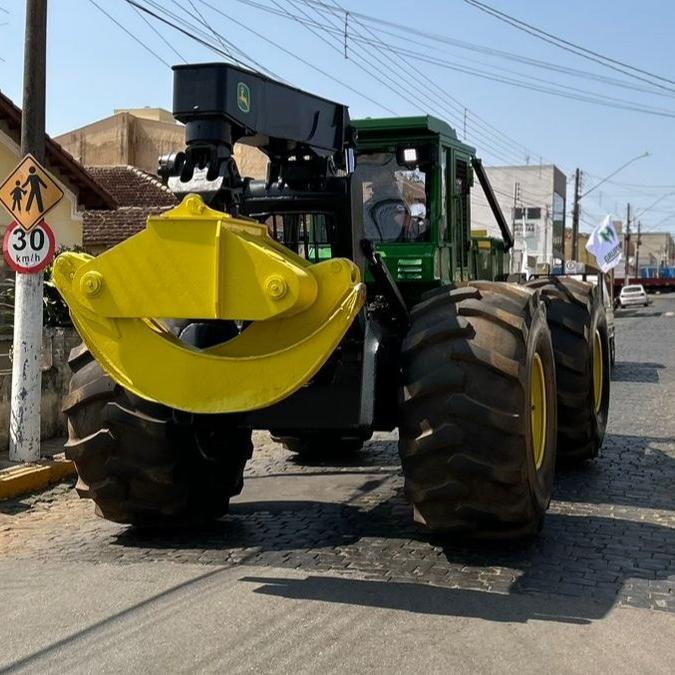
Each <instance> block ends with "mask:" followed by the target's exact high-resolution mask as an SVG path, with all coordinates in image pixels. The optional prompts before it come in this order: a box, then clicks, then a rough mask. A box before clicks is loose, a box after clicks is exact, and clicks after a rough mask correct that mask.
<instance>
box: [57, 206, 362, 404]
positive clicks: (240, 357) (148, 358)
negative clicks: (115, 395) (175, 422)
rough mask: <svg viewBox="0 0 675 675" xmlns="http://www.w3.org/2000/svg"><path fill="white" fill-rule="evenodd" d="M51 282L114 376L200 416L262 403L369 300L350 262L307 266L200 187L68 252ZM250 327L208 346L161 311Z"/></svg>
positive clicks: (287, 386)
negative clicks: (141, 220) (129, 231)
mask: <svg viewBox="0 0 675 675" xmlns="http://www.w3.org/2000/svg"><path fill="white" fill-rule="evenodd" d="M53 279H54V283H55V284H56V286H57V288H58V289H59V292H60V293H61V295H62V296H63V297H64V299H65V301H66V303H67V304H68V307H69V309H70V313H71V316H72V319H73V323H74V324H75V326H76V327H77V329H78V331H79V333H80V336H81V337H82V339H83V340H84V342H85V343H86V345H87V347H88V348H89V349H90V350H91V352H92V354H93V355H94V357H95V358H96V359H97V361H98V362H99V363H100V364H101V366H102V368H103V369H104V370H105V371H106V373H108V375H110V377H112V378H113V380H115V381H116V382H117V383H119V384H120V385H122V386H123V387H125V388H126V389H128V390H130V391H131V392H133V393H134V394H137V395H139V396H141V397H143V398H146V399H149V400H152V401H157V402H159V403H163V404H165V405H168V406H171V407H173V408H177V409H179V410H185V411H189V412H195V413H229V412H241V411H246V410H253V409H256V408H262V407H265V406H268V405H271V404H273V403H276V402H277V401H280V400H281V399H283V398H285V397H286V396H288V395H290V394H292V393H293V392H294V391H296V390H297V389H298V388H299V387H301V386H302V385H303V384H305V383H306V382H307V381H308V380H309V379H310V378H311V377H312V376H313V375H314V374H315V373H316V372H317V370H318V369H319V368H320V367H321V366H322V365H323V364H324V363H325V362H326V360H327V359H328V357H329V356H330V354H331V353H332V352H333V350H334V349H335V348H336V347H337V345H338V343H339V342H340V340H341V339H342V337H343V336H344V334H345V333H346V331H347V329H348V328H349V326H350V325H351V323H352V321H353V320H354V317H355V316H356V314H357V313H358V311H359V310H360V309H361V306H362V305H363V302H364V299H365V286H364V285H363V284H362V283H361V282H360V275H359V270H358V268H357V267H356V266H355V265H354V263H353V262H351V261H350V260H346V259H343V258H334V259H331V260H327V261H324V262H320V263H317V264H314V265H312V264H310V263H308V262H307V261H306V260H305V259H304V258H302V257H300V256H298V255H296V254H295V253H293V252H292V251H290V250H289V249H287V248H285V247H284V246H282V245H281V244H279V243H277V242H276V241H274V240H273V239H272V238H271V237H270V236H269V234H268V232H267V228H266V227H265V226H264V225H260V224H259V223H257V222H255V221H252V220H247V219H238V218H233V217H232V216H229V215H228V214H226V213H222V212H220V211H215V210H213V209H210V208H208V207H207V206H206V205H205V204H204V202H203V200H202V199H201V197H199V196H198V195H188V196H187V197H186V198H185V199H184V200H183V202H182V203H181V204H180V205H178V206H177V207H175V208H174V209H171V210H170V211H167V212H165V213H162V214H161V215H157V216H150V217H149V218H148V223H147V227H146V229H145V230H143V231H142V232H140V233H138V234H136V235H134V236H133V237H130V238H129V239H127V240H126V241H124V242H122V243H121V244H119V245H117V246H115V247H114V248H112V249H110V250H109V251H106V252H105V253H102V254H101V255H99V256H97V257H95V258H94V257H92V256H89V255H86V254H82V253H71V252H69V253H63V254H61V255H60V256H59V257H58V258H57V259H56V262H55V264H54V274H53ZM166 318H171V319H181V318H184V319H188V318H189V319H232V320H241V321H251V322H252V323H251V324H250V325H249V326H248V327H247V328H246V329H245V330H243V331H242V332H241V334H239V335H238V336H237V337H235V338H233V339H232V340H229V341H228V342H225V343H223V344H221V345H217V346H215V347H212V348H210V349H203V350H200V349H196V348H194V347H191V346H188V345H186V344H185V343H183V342H181V341H180V340H179V339H178V338H177V337H175V336H174V335H173V334H172V333H171V332H170V331H169V330H168V329H167V328H166V327H165V326H164V325H163V322H162V319H166Z"/></svg>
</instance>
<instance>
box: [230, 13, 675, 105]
mask: <svg viewBox="0 0 675 675" xmlns="http://www.w3.org/2000/svg"><path fill="white" fill-rule="evenodd" d="M238 1H239V2H246V3H247V4H258V3H255V2H254V0H238ZM302 1H303V2H304V3H305V4H308V5H314V6H317V7H321V8H323V9H324V10H326V11H328V12H333V13H335V10H334V8H333V7H331V6H330V5H328V4H327V3H326V2H323V1H322V0H302ZM495 11H497V10H495ZM349 15H350V18H353V17H359V18H361V19H363V20H365V21H369V22H374V23H377V24H378V25H380V26H387V27H389V28H393V29H395V30H398V31H400V32H402V33H403V38H404V39H407V40H408V41H409V37H410V35H411V34H413V35H416V36H419V37H422V38H424V39H427V40H433V41H435V42H439V43H444V44H448V45H451V46H454V47H459V48H461V49H467V50H471V51H476V52H480V53H483V54H488V55H491V56H496V57H499V58H506V59H510V60H515V61H520V62H522V63H526V64H527V65H532V66H535V67H545V68H547V69H554V70H560V69H563V70H565V69H567V70H569V74H571V75H575V76H576V75H578V76H582V77H588V78H590V79H599V80H601V81H607V83H613V84H617V85H620V86H631V85H630V83H629V82H625V81H623V80H616V79H612V78H607V77H606V76H603V75H598V74H597V73H591V72H589V71H583V70H579V69H576V68H569V67H567V66H562V65H560V64H554V63H551V62H548V61H541V60H538V59H531V58H529V57H526V56H523V55H520V54H514V53H512V52H507V51H503V50H499V49H495V48H494V47H488V46H485V45H477V44H474V43H471V42H465V41H463V40H457V39H454V38H451V37H449V36H447V35H440V34H438V33H431V32H428V31H423V30H420V29H419V28H415V27H414V26H411V25H403V24H399V23H395V22H393V21H387V20H385V19H381V18H378V17H373V16H370V15H368V14H363V13H360V12H354V11H352V10H349ZM378 30H379V31H380V32H381V33H384V34H388V35H395V36H397V37H401V36H400V35H398V34H397V33H391V32H389V31H387V30H385V29H383V28H379V29H378ZM603 65H605V64H603ZM620 72H623V71H620ZM624 74H625V73H624ZM628 75H629V76H630V77H634V75H633V74H632V73H628ZM648 84H650V85H651V86H652V87H658V86H659V85H658V84H657V83H653V82H651V81H649V82H648ZM633 86H635V85H633ZM645 91H650V90H649V89H645ZM652 91H653V90H652ZM666 91H668V92H669V95H672V94H673V93H675V92H674V90H672V89H668V88H666ZM653 93H655V94H656V93H657V92H653ZM660 95H662V94H660Z"/></svg>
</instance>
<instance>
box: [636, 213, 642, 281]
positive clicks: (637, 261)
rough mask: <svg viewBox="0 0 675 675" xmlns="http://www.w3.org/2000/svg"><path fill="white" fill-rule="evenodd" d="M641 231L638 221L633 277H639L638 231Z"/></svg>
mask: <svg viewBox="0 0 675 675" xmlns="http://www.w3.org/2000/svg"><path fill="white" fill-rule="evenodd" d="M641 229H642V221H641V220H638V230H637V241H636V242H635V276H636V277H639V276H640V244H641V243H642V241H641V240H640V230H641Z"/></svg>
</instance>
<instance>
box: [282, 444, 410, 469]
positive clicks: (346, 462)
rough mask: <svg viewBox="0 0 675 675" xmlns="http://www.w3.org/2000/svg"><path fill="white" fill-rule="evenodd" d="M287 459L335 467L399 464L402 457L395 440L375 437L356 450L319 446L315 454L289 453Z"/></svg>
mask: <svg viewBox="0 0 675 675" xmlns="http://www.w3.org/2000/svg"><path fill="white" fill-rule="evenodd" d="M287 460H288V462H289V463H290V464H292V465H293V466H298V467H302V466H306V467H317V468H321V467H326V468H330V467H335V468H352V467H353V468H357V467H358V468H359V469H362V468H368V467H379V466H387V465H391V464H395V465H399V464H400V459H399V456H398V451H397V450H396V441H395V440H382V439H377V438H373V439H371V440H369V441H366V442H365V443H364V445H363V448H361V449H360V450H356V451H351V452H344V451H339V450H333V451H327V450H326V451H324V450H322V449H321V448H320V447H317V449H316V453H315V454H311V453H310V454H308V455H305V454H303V455H298V454H295V453H288V456H287Z"/></svg>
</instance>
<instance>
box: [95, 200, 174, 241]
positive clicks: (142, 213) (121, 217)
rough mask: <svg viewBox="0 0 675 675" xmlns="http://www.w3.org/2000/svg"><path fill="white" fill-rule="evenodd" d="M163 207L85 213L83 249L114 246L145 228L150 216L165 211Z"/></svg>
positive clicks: (132, 207) (125, 207)
mask: <svg viewBox="0 0 675 675" xmlns="http://www.w3.org/2000/svg"><path fill="white" fill-rule="evenodd" d="M173 205H174V204H173V203H172V204H170V205H163V206H156V205H155V206H122V207H120V208H118V209H115V210H114V211H85V212H84V220H83V223H82V245H83V246H84V248H90V247H105V248H108V247H110V246H114V245H115V244H119V243H120V242H121V241H124V240H125V239H127V238H129V237H130V236H131V235H132V234H136V233H137V232H140V231H141V230H143V229H144V228H145V223H146V221H147V218H148V216H149V215H150V214H153V213H161V212H162V211H167V210H168V209H170V208H171V207H172V206H173Z"/></svg>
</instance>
